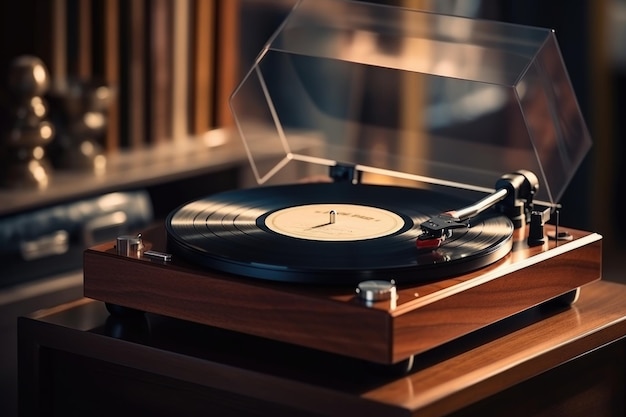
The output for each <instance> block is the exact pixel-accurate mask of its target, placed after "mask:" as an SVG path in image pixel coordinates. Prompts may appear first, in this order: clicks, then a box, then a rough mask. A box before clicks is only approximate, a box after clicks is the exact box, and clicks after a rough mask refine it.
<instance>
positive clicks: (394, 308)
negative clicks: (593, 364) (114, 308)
mask: <svg viewBox="0 0 626 417" xmlns="http://www.w3.org/2000/svg"><path fill="white" fill-rule="evenodd" d="M571 233H573V234H574V235H575V236H576V237H577V239H575V240H574V241H573V242H570V243H569V245H570V246H567V245H565V244H561V245H560V246H559V247H555V246H554V242H552V243H551V245H552V246H553V247H552V248H551V249H550V250H549V251H548V250H547V249H548V244H546V245H545V247H543V248H542V247H533V248H529V247H527V246H524V242H523V239H522V240H521V241H518V242H516V243H517V244H516V245H514V247H515V246H517V248H516V249H514V251H513V252H512V253H510V254H509V255H507V256H505V258H504V259H503V260H501V261H499V262H497V263H496V264H493V265H491V266H489V267H487V268H484V269H481V270H479V271H475V272H472V273H468V274H466V275H463V276H460V277H454V278H450V279H445V280H440V281H437V282H434V283H427V284H422V285H419V284H415V285H405V286H404V287H400V288H399V291H398V299H397V300H394V302H393V303H390V302H388V301H387V302H380V303H376V304H374V305H373V306H371V307H370V306H367V305H365V304H363V303H360V302H359V301H358V300H357V299H356V297H355V295H354V289H353V288H344V287H340V288H314V287H311V286H297V285H295V286H291V285H288V284H282V283H280V284H278V283H267V282H264V281H260V280H249V279H243V278H239V277H235V276H229V275H225V274H221V273H218V272H215V271H210V270H203V269H201V268H194V267H193V266H192V265H189V264H188V263H186V262H184V261H182V260H180V259H175V260H173V261H172V262H171V263H168V264H162V263H157V262H152V261H150V260H148V259H146V258H130V257H122V256H118V255H116V254H115V249H114V246H113V243H109V244H104V245H100V246H98V247H95V248H92V249H90V250H87V251H86V252H85V255H84V274H85V279H84V283H85V285H84V286H85V296H87V297H91V298H94V299H97V300H101V301H105V302H108V303H111V304H116V305H121V306H126V307H131V308H135V309H139V310H142V311H148V312H153V313H157V314H164V315H167V316H172V317H176V318H181V319H185V320H191V321H194V322H198V323H203V324H209V325H213V326H218V327H223V328H226V329H229V330H235V331H239V332H244V333H247V334H252V335H256V336H262V337H268V338H271V339H275V340H280V341H284V342H290V343H293V344H297V345H303V346H307V347H311V348H315V349H320V350H324V351H327V352H333V353H338V354H342V355H347V356H351V357H354V358H359V359H364V360H368V361H372V362H377V363H384V364H392V363H399V362H401V361H402V360H405V359H409V358H410V357H411V356H412V355H414V354H416V353H420V352H423V351H426V350H428V349H431V348H433V347H436V346H439V345H441V344H443V343H445V342H448V341H450V340H453V339H456V338H458V337H460V336H463V335H465V334H467V333H470V332H472V331H475V330H478V329H480V328H483V327H485V326H488V325H490V324H493V323H495V322H498V321H499V320H501V319H504V318H506V317H509V316H511V315H513V314H515V313H518V312H521V311H524V310H526V309H528V308H530V307H533V306H535V305H537V304H540V303H542V302H543V301H547V300H549V299H552V298H554V297H557V296H560V295H562V294H565V293H568V292H570V291H573V290H575V289H576V288H578V287H580V286H583V285H585V284H587V283H590V282H593V281H595V280H598V279H600V274H601V248H602V245H601V240H599V239H600V237H599V236H597V235H593V234H586V233H584V232H577V231H571ZM143 236H144V243H145V244H146V250H148V249H150V248H154V249H156V250H159V251H162V252H166V251H167V248H166V243H165V231H164V228H163V227H162V226H160V227H157V228H155V229H152V230H148V231H146V232H145V233H143ZM267 323H272V325H271V326H267V325H266V324H267ZM354 323H359V325H354Z"/></svg>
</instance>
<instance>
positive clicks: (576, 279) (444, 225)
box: [84, 0, 602, 366]
mask: <svg viewBox="0 0 626 417" xmlns="http://www.w3.org/2000/svg"><path fill="white" fill-rule="evenodd" d="M230 104H231V108H232V111H233V114H234V116H235V120H236V124H237V127H238V130H239V133H240V135H241V137H242V138H243V141H244V143H245V147H246V151H247V153H248V156H249V159H250V163H251V168H252V171H253V172H254V175H255V176H256V179H257V182H258V187H255V188H249V189H240V190H233V191H227V192H224V193H219V194H216V195H209V196H207V197H206V198H203V199H200V200H197V201H192V202H189V203H186V204H184V205H183V206H181V207H179V208H178V209H176V210H174V211H173V212H172V213H171V214H170V215H169V216H168V218H167V219H166V221H165V224H163V225H159V226H157V227H155V228H152V229H149V230H145V231H143V232H142V234H141V235H140V236H134V235H133V236H120V237H119V238H118V239H117V240H116V241H114V242H109V243H107V244H102V245H99V246H95V247H93V248H90V249H88V250H87V251H86V252H85V254H84V294H85V296H87V297H90V298H94V299H97V300H101V301H104V302H106V303H107V306H108V307H109V310H110V311H111V313H112V314H113V315H114V316H123V315H125V314H129V313H130V312H134V311H139V312H150V313H157V314H162V315H167V316H172V317H176V318H180V319H184V320H190V321H194V322H198V323H202V324H207V325H211V326H217V327H221V328H225V329H229V330H233V331H237V332H242V333H246V334H250V335H255V336H259V337H264V338H269V339H274V340H277V341H282V342H286V343H291V344H296V345H301V346H305V347H308V348H312V349H318V350H322V351H326V352H331V353H335V354H339V355H344V356H349V357H352V358H357V359H362V360H364V361H366V362H372V363H376V364H383V365H396V364H402V366H405V365H406V364H410V363H411V361H412V360H413V359H414V358H415V357H416V355H419V354H420V353H422V352H425V351H428V350H430V349H433V348H435V347H437V346H440V345H442V344H444V343H447V342H450V341H454V340H455V339H458V338H460V337H461V336H464V335H467V334H469V333H472V332H475V331H477V330H479V329H483V328H485V327H488V326H490V325H492V324H495V323H498V322H501V321H502V320H504V319H506V318H508V317H511V316H513V315H515V314H518V313H520V312H523V311H526V310H528V309H530V308H533V307H536V306H541V305H544V304H549V303H565V304H570V303H573V302H575V300H576V296H577V294H578V292H579V291H581V288H582V287H584V286H585V285H586V284H588V283H590V282H592V281H595V280H598V279H600V277H601V243H602V237H601V236H600V235H598V234H596V233H591V232H586V231H579V230H574V229H570V228H567V227H564V226H563V225H560V224H559V222H558V214H559V211H560V210H562V209H563V210H565V209H567V208H561V207H560V205H559V200H560V198H561V196H562V194H563V192H564V191H565V189H566V187H567V185H568V183H569V182H570V180H571V178H572V176H573V175H574V173H575V171H576V170H577V168H578V167H579V165H580V163H581V161H582V160H583V158H584V157H585V155H586V153H587V152H588V150H589V148H590V146H591V139H590V136H589V133H588V131H587V128H586V125H585V122H584V120H583V118H582V116H581V113H580V109H579V107H578V104H577V101H576V98H575V95H574V93H573V90H572V87H571V85H570V82H569V79H568V75H567V72H566V69H565V67H564V65H563V62H562V59H561V56H560V52H559V47H558V44H557V40H556V37H555V34H554V32H553V31H551V30H547V29H542V28H534V27H525V26H519V25H509V24H505V23H500V22H495V21H482V20H472V19H467V18H463V17H457V16H448V15H441V14H433V13H426V12H422V11H417V10H410V9H403V8H396V7H388V6H380V5H373V4H368V3H359V2H349V1H342V0H315V1H307V0H304V1H301V2H299V3H298V4H297V5H296V6H295V7H294V9H293V10H292V11H291V13H290V14H289V15H288V17H287V18H286V20H285V21H284V23H283V24H282V25H281V26H280V28H279V29H278V30H277V31H276V33H275V34H274V35H273V36H272V37H271V39H270V40H269V41H268V42H267V43H266V45H265V47H264V48H263V50H262V51H261V52H260V54H259V56H258V58H257V59H256V61H255V63H254V65H253V67H252V68H251V69H250V71H249V72H248V73H247V75H246V76H245V77H244V79H243V81H242V82H241V83H240V84H239V86H238V87H237V88H236V90H235V91H234V92H233V94H232V96H231V103H230ZM303 133H306V134H307V135H311V134H312V135H313V136H314V137H315V138H316V141H315V144H314V145H313V146H308V147H306V148H305V150H304V151H302V150H301V149H302V148H301V147H298V146H295V145H294V144H295V143H296V142H297V141H298V140H299V138H300V137H301V135H302V134H303ZM268 142H269V143H270V146H269V149H272V150H273V151H276V150H278V151H279V152H278V156H274V155H275V154H276V153H275V152H268V145H267V144H268ZM268 161H269V162H268ZM298 164H303V165H304V166H306V169H307V172H308V174H309V175H307V176H306V178H302V179H299V180H298V181H295V182H293V183H289V184H276V183H273V182H272V181H273V179H274V178H275V174H276V173H278V172H279V171H281V170H282V169H283V168H284V167H286V166H288V165H298ZM582 291H584V288H582Z"/></svg>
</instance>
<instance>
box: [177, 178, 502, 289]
mask: <svg viewBox="0 0 626 417" xmlns="http://www.w3.org/2000/svg"><path fill="white" fill-rule="evenodd" d="M470 203H472V202H471V201H466V200H463V199H460V198H457V197H454V196H450V195H447V194H440V193H435V192H433V191H429V190H421V189H413V188H404V187H392V186H380V185H365V184H357V185H353V184H349V183H314V184H296V185H282V186H271V187H259V188H252V189H244V190H235V191H228V192H223V193H218V194H215V195H211V196H209V197H206V198H204V199H200V200H197V201H194V202H191V203H188V204H185V205H183V206H182V207H180V208H178V209H176V210H174V211H173V212H172V213H170V215H169V216H168V218H167V220H166V230H167V238H168V251H169V252H171V253H172V254H174V256H179V257H182V258H183V259H186V260H187V261H189V262H191V263H193V264H195V265H197V266H199V267H203V268H208V269H215V270H219V271H222V272H228V273H232V274H236V275H240V276H245V277H251V278H260V279H266V280H273V281H287V282H298V283H311V284H325V285H326V284H336V285H354V284H357V283H358V282H360V281H363V280H370V279H382V280H391V279H393V280H395V281H396V282H397V283H399V284H401V283H407V282H425V281H430V280H435V279H441V278H444V277H450V276H453V275H458V274H462V273H467V272H470V271H472V270H475V269H477V268H481V267H483V266H486V265H488V264H491V263H493V262H495V261H497V260H499V259H501V258H502V257H503V256H504V255H506V254H507V253H508V252H509V251H510V250H511V247H512V234H513V225H512V223H511V221H510V220H509V219H508V218H506V217H504V216H501V215H498V214H496V213H493V212H489V213H483V214H481V215H480V216H477V217H476V218H475V219H472V224H471V227H469V228H462V229H455V230H454V231H453V235H452V237H450V238H448V239H447V240H446V241H445V242H444V244H443V245H442V246H441V247H439V248H438V249H435V250H423V249H417V247H416V245H415V241H416V239H417V237H418V236H419V235H420V233H421V231H420V229H419V225H420V224H421V223H422V222H424V221H425V220H427V219H428V218H430V217H432V216H434V215H437V214H439V213H441V212H444V211H447V210H453V209H458V208H462V207H465V206H467V205H468V204H470Z"/></svg>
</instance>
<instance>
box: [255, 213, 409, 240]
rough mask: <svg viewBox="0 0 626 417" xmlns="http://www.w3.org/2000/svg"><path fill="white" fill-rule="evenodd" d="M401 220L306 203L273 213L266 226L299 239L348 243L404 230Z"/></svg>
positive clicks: (395, 215) (379, 214)
mask: <svg viewBox="0 0 626 417" xmlns="http://www.w3.org/2000/svg"><path fill="white" fill-rule="evenodd" d="M404 225H405V221H404V220H403V219H402V217H400V216H398V215H397V214H395V213H393V212H391V211H389V210H384V209H380V208H377V207H370V206H364V205H358V204H339V203H338V204H307V205H302V206H295V207H287V208H284V209H282V210H277V211H275V212H273V213H271V214H270V215H269V216H267V218H266V219H265V226H266V227H267V228H268V229H269V230H271V231H273V232H276V233H280V234H282V235H285V236H291V237H295V238H300V239H309V240H316V241H326V242H330V241H332V242H345V241H356V240H363V239H374V238H378V237H383V236H388V235H391V234H393V233H396V232H397V231H399V230H400V229H402V228H403V227H404Z"/></svg>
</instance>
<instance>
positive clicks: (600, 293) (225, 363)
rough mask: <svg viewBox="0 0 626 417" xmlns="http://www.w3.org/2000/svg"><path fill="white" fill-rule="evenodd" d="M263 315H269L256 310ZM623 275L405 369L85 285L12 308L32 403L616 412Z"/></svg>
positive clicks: (330, 411)
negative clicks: (97, 295)
mask: <svg viewBox="0 0 626 417" xmlns="http://www.w3.org/2000/svg"><path fill="white" fill-rule="evenodd" d="M267 325H268V326H271V323H268V324H267ZM625 335H626V286H624V285H620V284H616V283H612V282H607V281H599V282H596V283H593V284H590V285H588V286H585V287H583V289H582V291H581V297H580V299H579V301H578V302H577V303H576V304H574V305H573V306H572V307H568V308H563V307H556V306H551V307H549V308H548V307H545V306H544V307H542V308H534V309H531V310H529V311H527V312H525V313H522V314H519V315H516V316H514V317H511V318H509V319H506V320H505V321H503V322H501V323H499V324H497V325H493V326H490V327H488V328H486V329H484V330H481V331H478V332H475V333H473V334H471V335H470V336H466V337H463V338H461V339H459V340H456V341H454V342H451V343H449V344H446V345H444V346H442V347H439V348H436V349H433V350H432V351H428V352H426V353H422V354H420V355H418V356H417V357H416V358H415V365H414V369H413V370H412V371H411V372H410V373H408V374H398V373H394V372H393V370H392V369H389V368H381V367H378V366H374V365H371V364H369V363H366V362H363V361H360V360H354V359H349V358H345V357H340V356H337V355H333V354H327V353H321V352H317V351H313V350H309V349H305V348H299V347H295V346H289V345H286V344H282V343H278V342H273V341H269V340H265V339H260V338H255V337H251V336H246V335H242V334H238V333H233V332H229V331H224V330H220V329H216V328H212V327H209V326H203V325H199V324H194V323H190V322H185V321H181V320H176V319H172V318H167V317H162V316H156V315H141V316H138V317H134V318H129V319H125V320H123V321H122V320H120V319H113V318H112V317H110V316H109V315H108V313H107V311H106V309H105V307H104V305H103V304H102V303H100V302H95V301H92V300H88V299H83V300H79V301H77V302H75V303H72V304H68V305H62V306H59V307H58V308H55V309H52V310H48V311H43V312H39V313H36V314H34V315H32V316H30V317H23V318H20V321H19V363H18V366H19V405H20V413H21V415H24V416H34V415H48V414H50V415H116V416H118V415H153V416H154V415H157V416H158V415H164V416H165V415H179V416H182V415H220V416H231V415H272V416H280V415H286V416H287V415H288V416H296V415H297V416H301V415H304V416H308V415H350V416H352V415H354V416H409V415H415V416H455V417H459V416H481V417H485V416H500V415H507V416H510V417H514V416H565V415H567V416H585V417H588V416H595V417H597V416H624V415H626V394H625V393H626V339H625V338H624V336H625Z"/></svg>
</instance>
